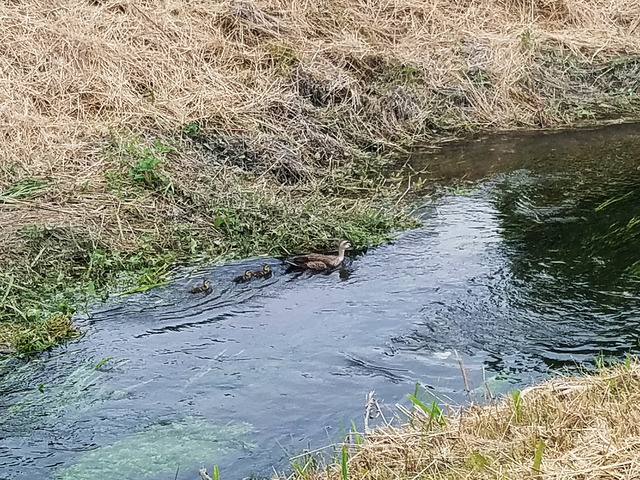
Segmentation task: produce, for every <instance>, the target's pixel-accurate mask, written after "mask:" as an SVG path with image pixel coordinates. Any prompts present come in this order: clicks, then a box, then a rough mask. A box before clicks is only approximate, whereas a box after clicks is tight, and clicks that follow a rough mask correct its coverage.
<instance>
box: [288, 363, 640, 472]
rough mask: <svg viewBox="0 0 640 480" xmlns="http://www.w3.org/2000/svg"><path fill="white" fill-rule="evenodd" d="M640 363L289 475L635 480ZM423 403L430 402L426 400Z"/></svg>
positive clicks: (379, 437) (367, 445)
mask: <svg viewBox="0 0 640 480" xmlns="http://www.w3.org/2000/svg"><path fill="white" fill-rule="evenodd" d="M638 402H640V365H639V364H638V363H632V362H627V363H626V364H624V365H619V366H616V367H613V368H604V369H601V370H600V372H599V373H597V374H594V375H586V376H583V377H572V378H556V379H553V380H550V381H547V382H545V383H542V384H540V385H537V386H535V387H532V388H528V389H526V390H524V391H522V392H516V393H514V394H512V395H511V396H510V397H508V398H506V399H505V400H503V401H502V402H501V403H499V404H496V405H489V406H474V407H471V408H468V409H466V410H464V411H462V412H461V413H460V414H458V415H451V416H437V415H435V416H434V415H433V414H432V412H430V411H429V409H430V405H425V408H424V409H422V408H420V407H418V408H416V409H415V410H414V415H413V418H412V420H411V423H410V424H407V425H404V426H400V427H395V428H394V427H391V426H389V427H385V428H381V429H377V430H374V431H372V432H369V433H367V434H366V435H362V436H360V437H358V438H359V440H360V441H359V442H358V443H354V444H352V445H348V446H346V447H345V448H343V450H342V451H343V454H342V455H341V460H339V461H338V462H337V463H336V464H334V465H330V466H329V467H327V468H326V469H324V471H323V470H321V469H318V468H317V467H315V466H314V465H315V463H314V461H313V460H311V461H310V463H309V464H308V466H307V467H308V468H307V469H305V468H304V466H303V467H301V468H298V469H297V470H295V472H294V473H293V474H292V475H291V476H290V477H289V480H293V479H296V480H300V479H305V480H314V479H327V480H334V479H335V480H365V479H367V480H376V479H381V480H382V479H385V480H386V479H389V478H394V479H398V480H410V479H433V480H436V479H437V480H440V479H442V480H445V479H446V480H458V479H460V480H462V479H477V480H520V479H538V480H542V479H596V478H597V479H601V478H602V479H604V478H607V479H632V478H638V476H639V475H640V430H639V425H640V412H639V410H638ZM427 403H428V402H427Z"/></svg>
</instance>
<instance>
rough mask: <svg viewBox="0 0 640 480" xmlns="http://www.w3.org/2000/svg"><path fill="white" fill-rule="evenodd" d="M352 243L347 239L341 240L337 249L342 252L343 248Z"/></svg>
mask: <svg viewBox="0 0 640 480" xmlns="http://www.w3.org/2000/svg"><path fill="white" fill-rule="evenodd" d="M352 246H353V245H351V242H350V241H349V240H342V241H341V242H340V244H339V245H338V251H340V252H344V251H345V250H349V249H350V248H351V247H352Z"/></svg>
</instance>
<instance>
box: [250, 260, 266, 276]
mask: <svg viewBox="0 0 640 480" xmlns="http://www.w3.org/2000/svg"><path fill="white" fill-rule="evenodd" d="M251 276H252V277H257V278H269V277H270V276H271V265H269V264H268V263H265V264H264V265H263V266H262V270H256V271H255V272H251Z"/></svg>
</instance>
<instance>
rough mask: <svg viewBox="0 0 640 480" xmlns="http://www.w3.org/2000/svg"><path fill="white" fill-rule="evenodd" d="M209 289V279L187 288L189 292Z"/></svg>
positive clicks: (207, 290)
mask: <svg viewBox="0 0 640 480" xmlns="http://www.w3.org/2000/svg"><path fill="white" fill-rule="evenodd" d="M210 291H211V282H210V281H209V279H206V280H205V281H204V282H202V284H201V285H196V286H195V287H193V288H192V289H191V290H189V292H190V293H209V292H210Z"/></svg>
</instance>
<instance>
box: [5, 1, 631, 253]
mask: <svg viewBox="0 0 640 480" xmlns="http://www.w3.org/2000/svg"><path fill="white" fill-rule="evenodd" d="M638 18H640V4H638V2H636V1H635V0H554V1H551V0H468V1H465V2H458V1H453V0H430V1H418V0H395V1H394V2H391V3H389V2H387V3H384V2H372V1H364V0H361V1H355V2H353V1H339V0H335V1H328V0H325V1H320V2H308V1H305V2H290V1H275V0H268V1H213V0H209V1H207V0H203V1H198V2H185V1H176V0H173V1H172V0H167V1H161V2H155V1H154V2H151V1H146V2H130V1H118V0H111V1H110V0H95V1H89V0H58V1H55V2H40V1H36V0H27V1H22V2H4V3H3V4H2V5H1V6H0V32H2V34H1V39H2V43H1V44H0V45H1V46H0V139H1V142H0V158H1V159H2V160H1V163H0V191H1V190H2V189H3V188H7V187H8V186H10V185H11V184H12V183H13V182H14V181H15V180H16V178H24V177H34V178H48V179H50V180H51V181H52V185H51V188H52V190H53V192H54V194H53V195H51V196H50V197H49V198H44V199H41V200H40V201H39V202H37V203H36V204H34V203H33V202H32V203H31V205H25V204H17V203H14V204H10V205H7V204H4V205H3V206H2V211H1V216H2V220H3V225H10V227H9V228H6V229H3V232H2V233H3V235H4V236H5V237H6V236H7V235H9V234H10V233H11V232H12V231H13V230H15V229H16V228H19V227H20V226H22V225H28V224H30V223H32V222H33V221H34V217H36V216H37V217H39V218H41V219H43V220H44V221H45V223H48V224H52V225H57V226H62V225H65V226H69V225H85V224H89V225H93V226H94V228H95V229H96V230H98V231H99V233H100V234H104V235H105V236H106V237H108V238H110V239H114V240H117V239H119V240H123V239H124V238H123V237H124V236H125V235H124V233H126V232H124V233H123V231H122V230H121V229H120V230H119V231H115V230H116V229H114V228H110V229H109V228H107V229H106V230H105V231H104V232H103V231H102V230H101V228H102V227H104V226H105V225H109V226H111V227H113V225H114V219H115V217H116V215H115V212H116V211H117V210H118V208H120V202H119V200H118V199H117V198H116V197H115V196H114V195H113V194H112V192H110V191H109V190H108V189H107V188H106V187H105V182H104V176H103V175H104V173H105V171H106V170H107V169H108V168H109V167H110V165H109V160H108V159H105V157H104V156H103V155H102V154H101V153H102V151H103V148H104V145H105V143H106V142H107V139H108V138H110V137H113V136H114V132H116V134H115V135H116V136H118V135H120V134H122V135H125V136H126V135H128V133H127V132H133V133H134V134H135V135H138V134H142V135H147V136H151V137H154V138H172V137H173V136H175V135H176V134H177V133H178V132H180V130H181V128H182V127H183V126H184V125H185V124H187V123H189V122H192V121H199V122H202V123H203V124H205V125H207V127H208V128H209V129H210V130H209V131H216V132H224V133H225V134H227V135H231V136H233V135H237V136H244V137H246V139H247V141H248V142H249V143H250V146H251V148H252V149H253V150H256V151H259V154H260V155H259V156H260V159H261V160H260V161H261V162H263V163H265V162H266V163H268V167H269V168H271V170H273V168H272V167H273V166H274V165H273V164H276V167H282V168H281V170H283V172H284V173H282V174H281V175H280V177H283V178H285V179H288V178H289V177H291V176H293V177H295V178H296V179H300V178H302V179H306V178H308V177H310V176H312V173H310V172H312V168H313V167H314V166H317V164H320V165H325V166H326V165H329V164H334V163H336V162H337V163H339V162H341V161H343V159H344V156H345V154H346V153H348V151H349V150H350V149H351V148H352V147H354V145H356V146H357V145H376V144H385V143H386V142H389V141H396V140H404V139H408V138H414V139H415V138H425V137H426V136H428V135H430V134H432V133H433V132H434V131H435V132H436V133H437V132H438V131H439V130H442V129H447V128H460V127H461V126H464V124H468V125H473V124H482V125H485V126H492V127H498V128H508V127H513V126H539V125H552V124H556V123H562V122H567V121H572V120H574V119H575V115H573V114H572V113H566V112H556V111H555V110H554V109H553V108H550V107H551V106H552V105H551V104H553V102H554V101H556V100H558V98H555V97H570V98H574V99H576V101H577V98H578V97H580V96H582V97H584V99H585V101H587V102H589V101H592V100H593V95H590V94H595V93H603V90H606V88H604V87H603V88H600V89H598V88H597V85H596V86H594V85H588V83H589V81H588V80H587V79H584V81H581V80H580V79H576V78H573V77H572V75H574V76H575V75H577V74H579V73H580V72H578V71H577V70H576V69H578V67H581V68H584V67H585V66H589V65H603V64H604V63H605V62H606V61H608V60H611V59H613V58H617V57H620V56H634V55H638V53H639V52H640V28H639V26H638ZM523 35H524V37H523ZM544 49H555V50H556V51H558V52H565V53H566V54H567V55H571V57H570V62H573V65H571V64H566V65H562V64H556V65H553V66H549V68H545V63H544V62H545V61H544V60H543V59H542V57H543V55H542V53H541V52H543V50H544ZM551 67H553V68H551ZM572 68H573V69H574V70H575V71H572ZM634 68H635V65H634ZM634 72H636V73H637V70H634ZM590 73H591V75H589V76H588V77H589V79H590V80H593V79H594V77H597V76H598V75H599V74H600V73H602V75H605V74H606V72H605V71H604V70H602V71H596V72H595V73H593V72H590ZM621 82H622V83H624V82H623V80H621ZM630 85H631V86H634V85H633V82H631V83H630ZM637 86H638V85H637V82H636V83H635V87H637ZM589 88H591V89H592V90H593V92H589V91H585V90H589ZM603 108H604V107H603ZM605 110H606V108H605ZM596 113H602V112H596ZM609 113H610V114H613V115H616V112H613V113H612V112H609ZM123 132H124V133H123ZM181 155H183V156H186V157H188V161H189V162H190V163H191V164H192V169H193V164H195V168H196V169H197V164H198V163H199V162H203V160H202V158H199V157H198V156H197V155H194V154H193V152H192V151H191V150H190V148H189V146H188V145H182V148H181V149H180V155H175V156H174V157H173V158H174V161H173V162H172V163H171V165H170V166H169V167H168V168H169V169H170V170H172V173H173V174H174V175H175V176H176V177H178V178H180V179H183V180H184V182H185V183H186V184H187V187H189V188H190V189H193V187H194V184H193V182H192V181H190V179H189V177H187V176H185V175H181V172H182V169H181V166H182V165H181V163H180V162H179V161H178V160H177V159H178V158H179V157H180V156H181ZM267 158H270V162H271V163H269V160H267ZM183 163H184V162H183ZM269 168H267V167H265V168H264V169H265V170H269ZM276 170H278V168H276ZM323 172H324V171H323ZM324 173H326V172H324ZM324 173H323V174H324ZM280 180H282V178H280ZM195 186H197V185H195ZM159 210H160V211H161V210H162V209H159ZM156 214H158V210H154V211H153V215H156ZM153 215H151V214H149V215H146V216H144V217H145V219H146V220H147V221H150V217H152V216H153ZM123 216H124V217H126V215H123ZM133 223H136V222H133ZM116 233H117V235H114V234H116ZM125 243H126V242H125Z"/></svg>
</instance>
